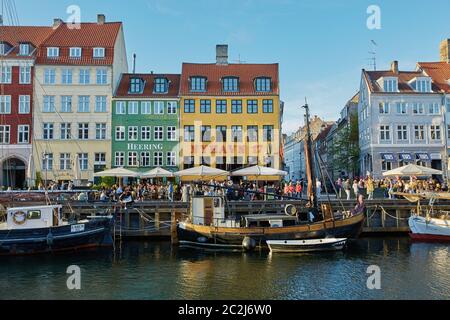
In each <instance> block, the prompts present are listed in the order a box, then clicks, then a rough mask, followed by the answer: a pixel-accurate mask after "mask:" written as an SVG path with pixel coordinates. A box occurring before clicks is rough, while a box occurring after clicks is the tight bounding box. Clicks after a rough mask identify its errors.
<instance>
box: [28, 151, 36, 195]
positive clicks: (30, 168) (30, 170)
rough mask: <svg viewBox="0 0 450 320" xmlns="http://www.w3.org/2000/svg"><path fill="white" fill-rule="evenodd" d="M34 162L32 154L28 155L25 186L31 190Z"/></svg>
mask: <svg viewBox="0 0 450 320" xmlns="http://www.w3.org/2000/svg"><path fill="white" fill-rule="evenodd" d="M34 179H35V177H34V161H33V154H30V156H29V158H28V168H27V185H28V187H29V188H31V187H32V186H33V185H34Z"/></svg>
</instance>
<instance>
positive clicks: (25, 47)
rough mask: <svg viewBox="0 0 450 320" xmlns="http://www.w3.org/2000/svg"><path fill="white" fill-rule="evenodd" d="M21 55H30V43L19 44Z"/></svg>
mask: <svg viewBox="0 0 450 320" xmlns="http://www.w3.org/2000/svg"><path fill="white" fill-rule="evenodd" d="M19 55H21V56H29V55H30V45H29V44H28V43H21V44H20V45H19Z"/></svg>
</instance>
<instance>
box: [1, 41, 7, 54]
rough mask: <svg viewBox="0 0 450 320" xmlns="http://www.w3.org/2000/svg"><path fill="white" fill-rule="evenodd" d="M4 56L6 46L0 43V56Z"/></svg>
mask: <svg viewBox="0 0 450 320" xmlns="http://www.w3.org/2000/svg"><path fill="white" fill-rule="evenodd" d="M5 54H6V44H4V43H0V55H1V56H4V55H5Z"/></svg>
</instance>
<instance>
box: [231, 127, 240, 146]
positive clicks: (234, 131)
mask: <svg viewBox="0 0 450 320" xmlns="http://www.w3.org/2000/svg"><path fill="white" fill-rule="evenodd" d="M231 140H232V141H233V142H242V126H231Z"/></svg>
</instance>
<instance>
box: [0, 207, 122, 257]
mask: <svg viewBox="0 0 450 320" xmlns="http://www.w3.org/2000/svg"><path fill="white" fill-rule="evenodd" d="M6 214H7V217H6V222H4V223H2V224H0V255H25V254H37V253H48V252H58V251H68V250H78V249H82V248H92V247H98V246H112V244H113V242H112V238H111V226H112V223H113V217H111V216H100V217H89V218H88V219H87V220H81V221H76V222H74V223H68V222H66V221H63V219H62V206H61V205H46V206H36V207H21V208H9V209H8V210H7V213H6Z"/></svg>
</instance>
